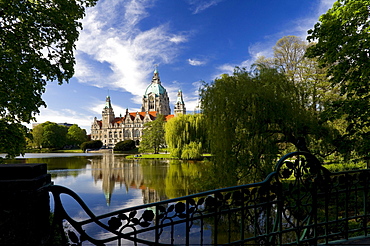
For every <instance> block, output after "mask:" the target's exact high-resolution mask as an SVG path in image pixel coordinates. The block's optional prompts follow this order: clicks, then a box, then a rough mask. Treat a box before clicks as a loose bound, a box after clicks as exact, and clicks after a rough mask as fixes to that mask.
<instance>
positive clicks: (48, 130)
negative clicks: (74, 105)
mask: <svg viewBox="0 0 370 247" xmlns="http://www.w3.org/2000/svg"><path fill="white" fill-rule="evenodd" d="M42 125H43V128H44V134H43V140H42V146H43V147H44V148H56V149H61V148H63V147H64V146H65V145H66V144H67V133H68V128H67V127H66V126H63V125H58V124H56V123H52V122H45V123H43V124H42Z"/></svg>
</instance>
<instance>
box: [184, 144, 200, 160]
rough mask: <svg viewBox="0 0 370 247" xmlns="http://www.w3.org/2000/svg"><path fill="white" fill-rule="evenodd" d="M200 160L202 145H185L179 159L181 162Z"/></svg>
mask: <svg viewBox="0 0 370 247" xmlns="http://www.w3.org/2000/svg"><path fill="white" fill-rule="evenodd" d="M201 158H202V143H201V142H199V143H196V142H190V143H189V144H185V145H184V147H183V149H182V153H181V159H183V160H197V159H201Z"/></svg>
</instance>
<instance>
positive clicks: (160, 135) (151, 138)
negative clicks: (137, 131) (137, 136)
mask: <svg viewBox="0 0 370 247" xmlns="http://www.w3.org/2000/svg"><path fill="white" fill-rule="evenodd" d="M164 120H165V119H164V116H163V115H160V114H158V115H157V118H156V119H155V120H154V121H152V122H148V123H146V124H144V127H145V128H144V130H143V135H142V140H141V142H140V146H139V151H140V152H143V151H145V150H150V149H153V150H154V153H155V154H157V153H159V149H160V148H161V147H163V146H165V145H166V142H165V139H164V124H165V121H164Z"/></svg>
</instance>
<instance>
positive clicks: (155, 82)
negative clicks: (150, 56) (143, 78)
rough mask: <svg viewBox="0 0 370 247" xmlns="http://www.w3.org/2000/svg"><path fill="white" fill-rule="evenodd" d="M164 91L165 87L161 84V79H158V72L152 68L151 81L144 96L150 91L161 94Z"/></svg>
mask: <svg viewBox="0 0 370 247" xmlns="http://www.w3.org/2000/svg"><path fill="white" fill-rule="evenodd" d="M165 92H166V89H165V88H164V87H163V86H162V84H161V80H160V79H159V74H158V70H157V68H156V69H155V70H154V75H153V78H152V83H150V85H149V86H148V87H147V88H146V90H145V94H144V96H148V94H150V93H154V94H155V95H157V96H159V95H163V94H164V93H165Z"/></svg>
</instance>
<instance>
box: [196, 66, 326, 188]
mask: <svg viewBox="0 0 370 247" xmlns="http://www.w3.org/2000/svg"><path fill="white" fill-rule="evenodd" d="M295 90H296V86H295V85H294V84H293V83H292V82H291V81H290V80H288V79H287V78H286V76H285V75H284V74H283V73H281V72H278V71H277V70H276V69H271V68H266V67H264V66H260V67H258V69H257V70H256V71H254V73H248V72H247V71H246V70H245V69H236V70H235V72H234V74H233V75H232V76H229V75H223V76H222V77H221V78H219V79H216V80H215V81H214V83H212V84H205V85H204V88H203V89H202V91H201V106H202V111H203V114H204V117H205V120H206V126H207V129H208V132H209V134H208V137H209V140H210V146H211V152H212V154H214V155H215V157H216V158H215V160H214V161H215V163H216V168H219V169H224V170H225V173H228V174H229V175H230V176H228V177H233V178H234V181H239V182H251V181H259V180H260V179H263V178H265V176H266V175H267V174H268V173H270V172H271V171H272V168H273V164H274V163H275V160H276V158H277V156H278V155H279V154H280V152H281V150H282V149H285V148H286V147H287V146H288V147H289V145H292V144H293V145H295V146H296V147H297V148H298V149H302V146H301V143H300V140H301V138H302V137H304V138H306V139H307V140H309V136H310V135H318V136H320V134H319V133H318V132H319V131H320V130H321V129H320V126H319V125H318V122H317V118H316V116H315V115H314V114H312V113H311V112H310V111H308V110H307V109H305V108H304V107H302V105H301V104H300V102H299V100H298V99H297V98H296V97H295V94H294V93H293V92H294V91H295ZM246 178H248V179H249V180H248V181H245V180H244V179H246ZM219 179H222V178H219ZM228 183H232V181H226V184H225V185H231V184H228Z"/></svg>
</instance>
